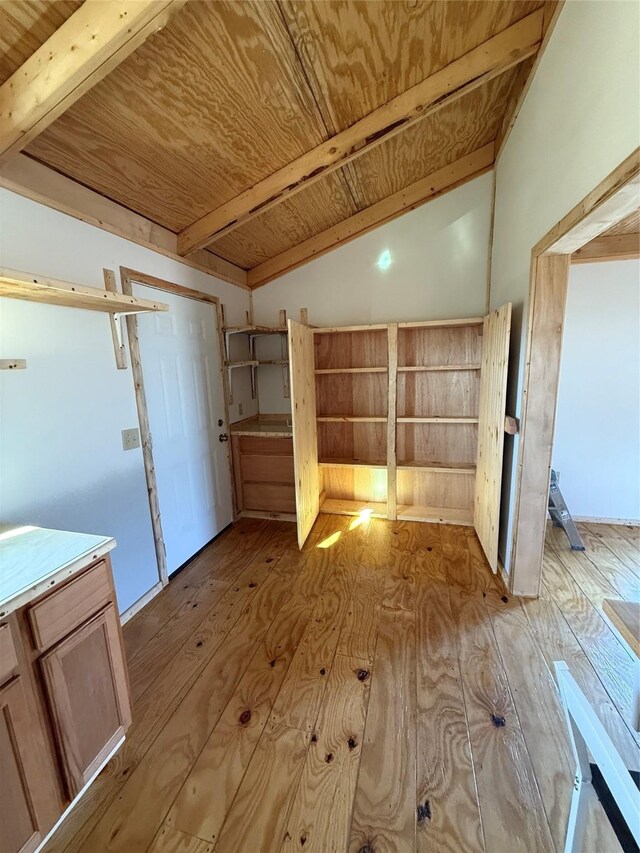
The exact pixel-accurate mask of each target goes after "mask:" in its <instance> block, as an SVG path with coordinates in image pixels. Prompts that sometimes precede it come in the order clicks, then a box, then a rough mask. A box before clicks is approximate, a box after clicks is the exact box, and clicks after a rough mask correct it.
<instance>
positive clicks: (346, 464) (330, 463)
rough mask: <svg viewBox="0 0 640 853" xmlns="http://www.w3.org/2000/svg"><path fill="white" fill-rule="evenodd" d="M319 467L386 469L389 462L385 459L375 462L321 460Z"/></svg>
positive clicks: (362, 460)
mask: <svg viewBox="0 0 640 853" xmlns="http://www.w3.org/2000/svg"><path fill="white" fill-rule="evenodd" d="M318 465H319V466H320V467H321V468H386V467H387V462H386V460H383V459H380V460H377V461H375V462H367V461H366V460H364V459H320V460H319V461H318Z"/></svg>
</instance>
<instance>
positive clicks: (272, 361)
mask: <svg viewBox="0 0 640 853" xmlns="http://www.w3.org/2000/svg"><path fill="white" fill-rule="evenodd" d="M257 364H258V367H261V366H262V365H263V364H289V359H288V358H272V359H269V360H268V361H259V362H257Z"/></svg>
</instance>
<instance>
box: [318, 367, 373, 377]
mask: <svg viewBox="0 0 640 853" xmlns="http://www.w3.org/2000/svg"><path fill="white" fill-rule="evenodd" d="M386 372H387V368H386V367H331V368H327V369H324V370H316V375H317V376H327V375H330V374H333V373H386Z"/></svg>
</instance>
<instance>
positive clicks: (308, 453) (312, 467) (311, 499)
mask: <svg viewBox="0 0 640 853" xmlns="http://www.w3.org/2000/svg"><path fill="white" fill-rule="evenodd" d="M288 327H289V372H290V375H291V422H292V424H293V465H294V472H295V479H296V514H297V517H298V545H299V546H300V547H301V548H302V546H303V545H304V542H305V540H306V538H307V536H308V535H309V531H310V530H311V528H312V527H313V525H314V522H315V520H316V518H317V517H318V513H319V512H320V482H319V472H318V436H317V425H316V377H315V355H314V350H313V331H312V330H311V329H309V328H308V327H307V326H303V325H301V324H300V323H296V322H295V321H294V320H289V321H288Z"/></svg>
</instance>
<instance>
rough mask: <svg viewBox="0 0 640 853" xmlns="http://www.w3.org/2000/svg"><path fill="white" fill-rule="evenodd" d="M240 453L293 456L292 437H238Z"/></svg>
mask: <svg viewBox="0 0 640 853" xmlns="http://www.w3.org/2000/svg"><path fill="white" fill-rule="evenodd" d="M240 453H248V454H254V455H256V456H266V455H267V454H274V455H275V456H293V439H292V438H257V437H256V436H252V435H243V436H241V437H240Z"/></svg>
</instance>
